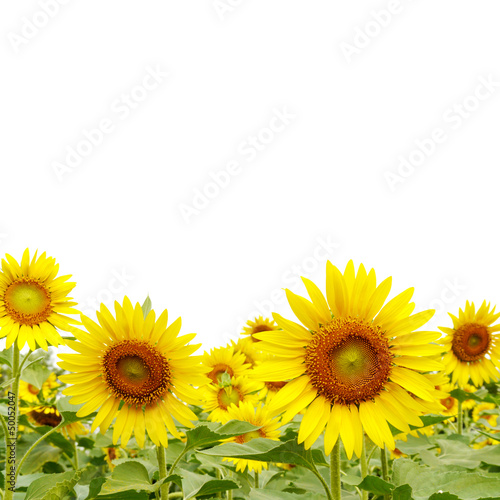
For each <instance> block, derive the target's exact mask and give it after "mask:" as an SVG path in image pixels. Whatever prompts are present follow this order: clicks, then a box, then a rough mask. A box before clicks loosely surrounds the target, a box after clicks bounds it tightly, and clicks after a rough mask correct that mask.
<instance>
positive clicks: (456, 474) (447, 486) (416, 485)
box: [393, 458, 500, 500]
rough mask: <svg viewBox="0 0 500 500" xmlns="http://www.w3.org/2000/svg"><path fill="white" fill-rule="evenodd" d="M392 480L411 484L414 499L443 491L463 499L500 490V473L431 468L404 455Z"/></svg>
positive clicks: (394, 469) (488, 495)
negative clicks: (490, 474)
mask: <svg viewBox="0 0 500 500" xmlns="http://www.w3.org/2000/svg"><path fill="white" fill-rule="evenodd" d="M496 476H498V474H497V475H496ZM393 481H394V483H395V484H396V485H401V484H409V485H410V486H411V488H412V490H413V494H412V495H413V498H414V499H415V500H428V498H429V497H430V496H431V495H433V494H434V493H438V492H440V491H441V492H447V493H449V494H451V495H458V496H459V497H460V499H461V500H477V499H479V498H481V497H485V498H487V497H491V496H497V495H498V492H499V491H500V478H499V477H493V476H485V475H484V473H478V472H467V471H447V470H446V469H444V470H443V469H440V468H439V467H433V468H431V467H427V466H423V465H419V464H417V463H415V462H412V461H411V460H408V459H404V458H399V459H398V460H394V463H393Z"/></svg>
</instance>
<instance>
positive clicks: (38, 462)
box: [22, 443, 61, 474]
mask: <svg viewBox="0 0 500 500" xmlns="http://www.w3.org/2000/svg"><path fill="white" fill-rule="evenodd" d="M60 455H61V450H59V449H58V448H54V447H53V446H50V444H43V443H42V444H39V445H38V446H37V447H36V448H35V449H34V450H33V451H32V452H31V454H30V455H29V457H28V458H27V459H26V461H25V462H24V464H23V468H22V473H23V474H32V473H33V472H36V471H37V470H39V469H40V467H42V466H43V464H44V463H45V462H57V460H58V458H59V456H60Z"/></svg>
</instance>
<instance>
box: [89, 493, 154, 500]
mask: <svg viewBox="0 0 500 500" xmlns="http://www.w3.org/2000/svg"><path fill="white" fill-rule="evenodd" d="M148 499H149V494H148V493H146V492H144V491H140V492H139V491H122V492H120V493H113V494H111V495H99V496H98V497H97V499H96V500H148ZM86 500H87V499H86ZM88 500H93V497H92V499H88Z"/></svg>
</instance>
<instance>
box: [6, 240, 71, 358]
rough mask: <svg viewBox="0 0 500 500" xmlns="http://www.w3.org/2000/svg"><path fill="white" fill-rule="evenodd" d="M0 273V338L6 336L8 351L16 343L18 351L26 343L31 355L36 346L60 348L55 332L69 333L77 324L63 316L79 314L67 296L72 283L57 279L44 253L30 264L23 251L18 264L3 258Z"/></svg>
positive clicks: (55, 266) (56, 268) (52, 262)
mask: <svg viewBox="0 0 500 500" xmlns="http://www.w3.org/2000/svg"><path fill="white" fill-rule="evenodd" d="M5 258H6V259H7V260H4V259H2V270H1V271H0V338H1V337H5V336H7V344H6V348H7V349H8V348H9V347H10V346H11V345H12V344H13V343H14V341H15V340H16V339H17V345H18V347H19V349H22V348H23V347H24V345H25V344H26V342H28V345H29V348H30V349H31V350H32V351H34V350H35V349H36V344H38V345H39V346H40V347H41V348H42V349H44V350H47V342H48V343H49V344H52V345H54V346H57V345H58V344H64V341H63V339H62V338H61V336H60V335H59V333H58V332H57V331H56V328H59V329H60V330H65V331H71V330H72V328H73V327H72V326H71V325H76V324H78V321H75V320H73V319H71V318H69V317H67V316H65V314H79V311H77V310H76V309H74V308H73V306H75V305H76V302H71V297H68V293H69V292H70V291H71V290H72V289H73V288H74V286H75V283H68V282H67V281H68V279H69V278H71V276H69V275H68V276H59V277H58V278H56V276H57V272H58V271H59V265H58V264H56V261H55V259H54V258H52V257H47V256H46V255H45V252H44V253H43V254H42V255H40V257H38V258H37V253H36V252H35V255H34V257H33V259H32V260H31V262H30V257H29V250H28V249H26V250H25V251H24V253H23V257H22V259H21V264H18V262H17V261H16V260H15V259H14V258H13V257H11V256H10V255H6V256H5Z"/></svg>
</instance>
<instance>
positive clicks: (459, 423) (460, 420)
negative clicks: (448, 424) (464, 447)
mask: <svg viewBox="0 0 500 500" xmlns="http://www.w3.org/2000/svg"><path fill="white" fill-rule="evenodd" d="M463 419H464V412H463V409H462V401H460V400H458V418H457V427H458V434H460V435H461V434H462V433H463V426H464V423H463Z"/></svg>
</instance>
